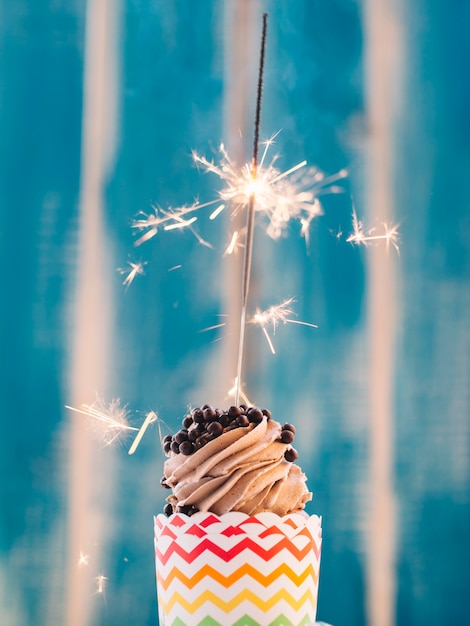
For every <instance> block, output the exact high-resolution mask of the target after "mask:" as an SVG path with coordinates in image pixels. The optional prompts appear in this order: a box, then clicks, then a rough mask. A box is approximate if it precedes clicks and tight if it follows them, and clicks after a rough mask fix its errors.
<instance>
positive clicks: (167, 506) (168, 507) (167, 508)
mask: <svg viewBox="0 0 470 626" xmlns="http://www.w3.org/2000/svg"><path fill="white" fill-rule="evenodd" d="M163 512H164V513H165V515H166V516H167V517H170V515H172V514H173V507H172V506H171V504H170V503H169V502H167V504H165V507H164V509H163Z"/></svg>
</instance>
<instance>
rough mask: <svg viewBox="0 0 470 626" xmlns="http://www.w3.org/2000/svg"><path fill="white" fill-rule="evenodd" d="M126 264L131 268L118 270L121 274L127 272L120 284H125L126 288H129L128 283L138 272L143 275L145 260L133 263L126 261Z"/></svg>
mask: <svg viewBox="0 0 470 626" xmlns="http://www.w3.org/2000/svg"><path fill="white" fill-rule="evenodd" d="M127 265H129V267H130V268H131V269H130V270H129V269H128V268H119V269H118V272H120V273H121V274H125V273H126V272H127V276H126V278H125V279H124V280H123V282H122V284H123V285H124V286H125V288H126V290H127V289H128V288H129V285H130V284H131V283H132V282H133V280H134V278H135V277H136V276H137V275H138V274H139V275H141V276H143V275H144V274H145V271H144V265H147V262H146V261H145V262H143V263H142V262H140V261H139V262H137V263H134V262H132V261H128V262H127Z"/></svg>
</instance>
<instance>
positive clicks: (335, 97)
mask: <svg viewBox="0 0 470 626" xmlns="http://www.w3.org/2000/svg"><path fill="white" fill-rule="evenodd" d="M90 4H93V3H90ZM95 4H96V3H95ZM97 4H99V1H98V2H97ZM229 4H230V3H229V2H222V1H220V2H217V1H210V0H204V1H201V2H198V3H197V7H196V3H194V2H191V1H190V0H176V1H173V2H164V1H163V0H120V2H116V3H114V4H113V3H111V5H112V6H113V12H114V17H115V18H116V16H117V21H118V24H119V26H118V28H117V31H116V32H115V36H116V40H117V43H118V45H117V47H116V55H117V67H118V70H117V75H118V83H117V85H118V87H117V93H116V100H117V117H116V119H117V125H116V130H115V137H114V139H115V150H114V153H113V156H112V158H111V161H110V166H109V168H108V170H107V172H106V177H105V180H104V184H103V207H104V233H105V236H103V239H102V247H103V249H105V250H106V254H107V255H108V258H109V259H110V261H109V264H108V265H106V266H105V268H104V270H103V271H104V276H105V278H106V282H107V285H108V287H109V290H110V293H111V298H112V300H111V301H109V302H103V307H107V306H108V305H109V306H110V307H111V309H112V311H113V315H112V344H113V345H112V359H111V360H110V363H109V371H108V372H107V375H108V384H107V388H106V389H105V390H101V389H96V391H98V392H102V393H103V394H105V395H106V399H107V400H110V399H111V398H114V397H120V398H121V401H122V403H123V404H127V405H128V406H129V407H130V409H132V410H134V411H137V412H138V411H141V412H142V413H140V414H139V413H137V414H135V415H134V420H135V422H134V423H136V424H138V423H141V421H142V416H143V415H144V414H145V412H146V411H149V410H151V409H154V410H156V411H158V414H159V416H160V417H161V418H162V419H163V420H164V421H165V422H166V423H167V424H168V425H169V428H170V429H172V430H173V429H175V428H176V425H177V424H178V423H179V420H180V419H181V416H182V415H183V414H184V411H185V407H186V406H187V405H188V404H195V403H198V402H200V403H203V402H205V401H207V400H209V401H210V399H208V398H201V397H194V394H195V393H196V392H197V390H198V389H204V388H207V384H205V383H204V380H202V378H203V377H204V376H210V375H211V372H212V371H213V369H214V354H216V352H215V351H216V350H217V346H218V343H219V342H215V343H214V339H217V338H221V340H222V341H223V332H220V333H219V334H217V333H215V334H210V333H201V332H200V331H201V329H203V328H205V327H208V326H211V325H212V324H214V323H217V317H216V316H217V315H218V314H220V313H223V312H224V308H223V307H224V293H225V290H227V289H235V288H237V287H236V286H233V285H227V284H226V283H224V280H223V279H222V277H221V273H220V272H221V267H222V261H221V257H220V253H219V252H220V249H221V248H223V246H222V243H221V245H220V246H219V249H218V250H217V249H216V250H210V249H208V248H205V247H203V246H201V245H200V244H199V243H198V242H197V240H196V239H195V238H194V237H193V236H192V235H191V233H190V232H185V233H177V234H174V233H167V234H165V235H162V236H161V237H160V236H159V237H156V238H155V239H154V240H153V241H150V242H148V243H146V244H145V246H142V248H140V249H139V250H138V251H136V250H135V249H134V248H133V241H134V238H133V236H132V232H131V229H130V228H129V223H130V220H131V219H132V218H133V217H134V216H135V215H136V214H137V213H138V212H139V211H148V210H149V208H150V206H151V204H152V203H153V202H158V203H159V204H161V205H162V206H177V205H180V204H182V203H187V202H191V201H192V199H193V198H194V197H195V196H198V197H199V198H200V199H201V200H204V199H206V198H212V197H214V196H215V194H216V192H217V189H218V181H217V180H215V179H214V178H213V177H211V176H210V175H202V174H201V173H200V172H198V171H197V170H196V169H195V168H194V167H193V166H192V163H191V158H190V155H191V150H192V149H196V150H198V151H199V152H201V153H205V154H210V152H211V149H212V147H213V146H217V145H218V143H219V142H220V141H221V140H224V129H225V127H226V126H224V124H225V125H226V122H224V115H225V114H226V108H225V109H224V107H226V106H227V104H226V100H224V93H225V91H224V90H225V89H226V82H227V75H226V71H227V68H226V65H225V64H224V54H225V51H226V42H227V38H229V37H230V29H231V26H232V25H231V23H230V21H229V20H227V19H224V16H225V15H226V13H225V12H226V11H227V7H228V5H229ZM369 5H370V3H369V4H368V3H362V4H361V3H359V2H355V1H354V0H335V1H334V2H328V3H324V2H319V1H314V0H310V1H309V0H295V1H293V2H274V1H269V2H268V1H266V2H264V3H259V4H256V7H257V8H259V14H261V12H262V10H268V11H269V13H270V31H269V33H270V34H269V40H268V57H267V69H266V89H265V97H264V109H263V123H262V135H263V137H267V136H269V135H271V134H272V133H273V132H276V131H277V130H279V129H280V128H282V129H283V131H282V133H281V134H280V135H279V137H278V139H277V149H278V150H279V152H280V153H281V154H282V160H281V161H280V165H281V167H282V168H285V169H286V168H287V167H290V166H291V165H293V164H295V163H296V162H298V161H300V160H302V159H304V158H306V159H308V161H309V162H310V163H314V164H316V165H318V166H319V167H321V168H322V169H323V170H325V171H326V172H330V173H332V172H335V171H338V170H340V169H341V168H344V167H347V168H348V169H349V171H350V176H349V181H348V182H347V183H346V187H347V190H348V193H345V194H343V195H338V196H336V195H335V196H328V197H325V200H324V207H325V215H324V216H323V217H322V218H320V219H319V220H318V222H317V223H316V224H315V225H314V226H313V227H312V238H311V244H310V248H309V251H308V252H307V251H306V249H305V244H304V242H303V240H301V239H300V238H299V237H298V233H297V230H296V228H295V227H293V228H292V229H291V230H290V231H289V236H288V237H286V238H283V239H282V240H280V241H279V242H275V243H273V242H271V241H270V240H268V238H267V237H266V236H265V235H264V234H263V233H262V231H261V232H260V233H259V234H257V237H258V244H257V250H256V253H255V271H256V276H257V287H256V294H257V295H258V294H259V297H260V301H261V300H262V302H263V304H270V303H272V302H276V301H279V300H281V299H283V298H284V297H289V296H296V298H297V300H298V303H297V309H296V311H297V313H298V317H299V319H304V320H308V321H311V322H314V323H316V324H318V325H319V329H318V330H317V331H313V330H311V329H307V328H303V327H299V326H287V327H285V328H284V327H281V328H280V329H279V332H278V334H277V335H276V347H277V348H278V354H277V355H276V356H275V357H273V356H272V355H271V354H270V353H269V350H268V348H267V345H266V343H265V342H264V339H263V337H262V335H261V334H260V333H259V332H258V334H256V332H255V331H254V330H253V329H250V333H251V335H250V336H251V337H252V345H254V346H255V348H254V350H253V351H252V356H251V359H252V364H254V365H252V367H251V381H250V390H251V391H252V395H253V398H254V400H255V401H256V402H258V403H260V404H263V405H266V406H269V407H271V408H272V409H274V410H275V413H276V414H278V415H279V416H280V419H282V418H283V417H284V416H289V419H291V420H292V421H293V422H295V423H296V424H298V425H300V431H301V434H302V437H301V441H300V442H299V444H298V449H299V452H300V454H301V460H302V467H303V469H304V470H305V471H306V473H307V475H308V477H309V485H310V487H311V489H312V490H313V491H314V492H315V498H314V501H313V503H312V505H311V508H310V511H311V512H318V513H320V514H322V515H323V520H324V550H323V557H322V558H323V561H322V574H321V587H320V600H319V611H318V618H319V619H322V620H324V621H326V622H329V623H331V624H334V625H335V626H360V625H363V624H367V623H371V624H372V626H381V624H378V623H377V624H373V623H372V621H371V620H370V617H369V618H368V609H367V606H368V601H367V598H368V593H369V590H368V583H367V580H368V578H367V571H366V570H367V563H368V560H367V550H368V523H367V517H368V511H369V509H370V502H369V495H368V484H369V475H368V460H369V446H370V439H369V434H368V433H369V426H368V424H369V423H370V422H369V420H371V419H373V417H371V416H370V415H369V414H368V401H367V398H368V385H369V381H370V370H369V369H368V349H369V347H368V318H367V314H366V312H367V307H366V301H367V290H368V271H367V267H368V266H367V254H368V250H367V249H365V248H360V249H359V248H357V247H352V246H351V245H350V244H347V243H346V242H345V240H344V238H343V239H342V240H338V238H336V237H335V236H334V235H335V233H337V232H338V231H339V230H340V229H342V230H347V229H348V227H349V225H350V220H351V200H350V194H349V191H350V192H351V194H352V196H353V197H354V198H355V205H356V209H357V211H358V213H359V214H360V216H361V217H362V218H363V219H364V220H365V221H368V220H369V221H370V223H373V222H374V215H373V212H371V210H370V207H369V208H367V207H366V206H365V201H364V198H365V197H366V196H367V189H368V186H370V185H371V178H370V177H371V174H370V172H369V171H368V168H367V159H366V149H367V143H368V140H369V136H370V133H371V132H372V131H371V128H370V125H369V120H368V116H367V106H366V95H365V94H366V91H367V90H366V80H367V77H366V69H365V68H366V66H367V58H366V41H365V39H366V21H367V16H368V11H369V10H370V6H369ZM384 5H390V6H392V8H393V10H394V12H395V15H398V16H399V19H400V23H401V32H402V37H403V39H402V45H403V48H402V49H401V50H397V55H401V56H400V58H401V61H400V62H401V82H400V84H397V85H396V91H397V93H398V94H399V104H398V105H397V108H396V116H395V118H394V120H393V121H392V124H393V125H392V128H391V136H392V137H393V138H394V141H393V145H392V154H393V164H392V165H393V167H392V168H391V170H390V172H391V173H390V176H391V180H392V183H393V189H394V197H393V199H392V204H393V207H394V215H393V216H392V218H393V221H395V222H399V223H400V233H401V235H400V238H401V243H400V256H399V258H398V257H397V256H396V255H395V256H394V257H393V259H394V261H393V263H394V267H395V271H396V276H397V280H396V284H395V285H394V288H395V289H396V293H397V302H396V306H397V310H398V323H397V328H395V329H393V332H394V335H395V340H396V344H395V347H396V362H395V370H394V379H393V385H394V399H393V407H392V408H393V411H392V412H393V415H394V421H393V446H392V448H393V455H394V456H393V460H394V466H393V478H392V485H391V486H392V489H393V490H394V493H395V497H396V511H395V514H396V528H397V535H396V542H395V548H394V549H395V566H394V569H393V572H392V577H393V579H394V581H395V585H396V590H395V593H394V602H393V604H394V609H393V615H392V616H391V617H390V619H391V620H392V621H393V622H394V623H396V624H399V625H400V626H424V625H426V626H440V625H441V624H452V625H454V626H460V625H462V626H463V625H464V624H467V623H468V619H469V618H468V615H469V609H470V578H469V576H468V562H469V560H470V533H469V523H470V495H469V480H470V467H469V464H470V397H469V373H470V330H469V324H468V320H469V315H470V290H469V283H470V178H469V175H468V171H469V169H468V168H469V164H470V125H469V122H468V111H469V108H470V86H469V85H470V80H469V78H470V77H469V71H468V58H469V53H470V50H469V41H470V40H469V38H468V28H469V26H470V9H469V6H468V5H466V4H465V3H464V2H454V3H452V5H449V3H446V2H443V1H441V2H439V1H438V0H437V1H436V2H431V3H429V2H424V1H422V0H418V2H414V3H412V4H410V3H406V2H399V1H398V0H395V2H389V3H384ZM88 26H89V24H88ZM86 32H87V14H86V3H85V2H84V0H54V1H53V0H34V2H33V1H31V2H28V1H27V0H15V1H14V2H8V1H7V0H2V2H0V81H1V82H0V136H1V142H0V259H1V261H0V267H1V270H2V288H1V291H0V293H1V306H0V342H1V343H0V346H1V347H0V350H1V360H0V419H1V433H2V436H1V438H0V472H1V475H2V479H1V481H0V506H1V510H0V622H1V624H2V625H6V626H26V625H28V624H35V625H36V624H38V625H39V624H44V625H48V626H49V625H51V624H64V623H68V624H77V625H78V624H93V625H94V624H96V625H103V626H111V625H116V626H118V625H120V624H138V625H144V624H145V625H149V626H150V625H152V624H156V622H157V617H156V600H155V578H154V565H153V537H152V515H153V514H154V513H156V512H159V511H160V510H161V508H162V505H163V495H164V494H163V493H161V489H160V487H159V484H158V483H159V479H160V475H161V469H162V463H163V458H162V456H161V453H160V448H159V443H158V431H157V428H156V427H155V426H154V427H152V429H151V430H150V431H149V432H148V433H147V435H146V436H145V438H144V440H143V442H142V444H141V446H140V447H139V449H138V452H137V453H136V454H135V455H134V456H133V457H129V456H128V455H127V451H126V447H125V446H122V447H120V446H119V445H117V446H113V447H104V446H102V445H100V444H97V445H96V446H95V447H94V448H93V451H94V460H93V467H94V471H97V472H100V467H103V474H102V476H103V477H104V478H103V479H102V480H101V481H99V480H98V482H97V484H98V486H97V488H96V491H95V496H96V498H97V500H96V502H95V503H94V510H93V515H96V514H97V512H98V514H99V516H100V520H101V522H102V524H103V526H100V530H99V532H98V529H97V531H96V532H97V536H96V537H92V536H91V537H90V545H89V546H84V550H85V551H86V553H87V555H88V561H89V563H88V565H86V566H85V567H84V568H83V570H82V571H81V572H80V576H82V577H84V576H86V577H88V578H89V579H90V586H89V597H88V599H87V604H88V606H87V608H86V609H84V613H83V616H80V615H79V614H77V615H75V616H74V617H73V618H70V616H69V617H68V618H67V620H68V621H67V622H66V618H65V615H66V614H67V611H66V606H65V604H66V603H67V601H68V600H67V599H68V598H69V597H70V593H71V591H70V589H68V588H67V585H69V584H70V580H71V578H70V573H69V574H67V572H70V568H71V567H72V568H73V567H74V563H75V560H78V556H79V555H78V554H71V553H70V542H69V538H68V537H69V529H70V525H71V519H70V506H69V505H70V498H71V494H70V492H69V489H70V481H69V475H70V472H71V468H70V459H71V450H72V449H73V445H74V442H73V441H71V437H72V434H73V432H74V431H73V428H72V426H71V423H72V421H73V420H75V419H80V418H79V417H78V418H77V416H74V415H73V414H71V413H70V412H69V411H67V410H66V409H65V408H64V406H65V405H66V404H69V403H70V401H71V400H70V395H71V383H70V374H69V371H70V367H71V362H72V361H73V354H72V346H73V341H72V337H73V335H74V331H75V328H74V324H73V322H72V321H71V320H73V319H74V311H75V309H76V307H77V302H76V301H75V298H76V293H77V292H76V280H77V272H78V271H79V267H80V263H81V259H80V254H81V252H80V250H81V248H80V246H79V236H78V231H79V224H80V205H79V201H80V199H79V190H80V185H81V177H82V176H83V166H82V165H81V146H82V130H83V124H82V121H83V115H82V114H83V101H84V100H83V96H84V91H83V75H84V69H85V47H86V44H87V41H86V37H85V33H86ZM369 88H370V84H369ZM372 88H373V85H372ZM224 111H225V112H224ZM110 115H111V113H110ZM225 228H226V225H224V222H223V221H222V220H218V221H217V220H216V221H215V222H214V223H213V224H212V223H211V224H208V223H204V222H203V221H202V220H201V232H202V234H203V236H204V237H205V238H207V239H210V240H211V241H220V242H224V241H225V236H226V230H225ZM391 254H394V253H393V251H392V252H391ZM131 257H132V258H141V259H142V260H143V261H147V262H148V265H147V266H146V274H145V276H139V277H137V278H136V280H135V282H134V283H133V284H132V285H131V286H130V288H129V289H128V290H127V291H126V290H125V289H124V288H123V286H122V280H123V277H122V276H121V275H120V274H119V273H118V272H117V271H116V268H118V267H123V266H125V265H126V262H127V260H128V259H129V258H131ZM179 264H181V265H182V267H181V269H180V270H178V271H177V270H175V271H172V272H168V270H169V269H170V268H172V267H174V266H175V265H179ZM105 297H107V296H105V295H103V298H105ZM99 314H100V311H99V310H97V311H96V316H97V317H98V316H99ZM215 367H216V366H215ZM90 392H91V390H90ZM92 401H93V397H92V396H91V395H90V396H89V397H84V398H83V402H88V403H90V402H92ZM90 437H92V434H91V432H90ZM75 469H77V468H75ZM78 469H80V468H78ZM87 513H88V512H87V511H83V515H84V516H85V517H86V516H87ZM103 528H104V530H103ZM95 548H96V550H97V554H98V552H99V558H98V557H96V558H94V552H93V550H94V549H95ZM98 548H99V550H98ZM99 575H103V576H105V577H106V578H107V585H106V588H105V590H104V593H97V587H96V584H95V583H96V577H97V576H99ZM67 581H69V582H67ZM389 623H390V622H389Z"/></svg>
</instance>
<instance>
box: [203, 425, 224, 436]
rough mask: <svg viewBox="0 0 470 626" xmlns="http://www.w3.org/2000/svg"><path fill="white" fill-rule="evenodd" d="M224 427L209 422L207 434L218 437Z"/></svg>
mask: <svg viewBox="0 0 470 626" xmlns="http://www.w3.org/2000/svg"><path fill="white" fill-rule="evenodd" d="M223 430H224V427H223V426H222V424H221V423H220V422H211V423H210V424H209V425H208V427H207V432H208V433H210V434H211V435H215V436H216V437H218V436H219V435H221V434H222V433H223Z"/></svg>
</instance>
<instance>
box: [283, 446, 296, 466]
mask: <svg viewBox="0 0 470 626" xmlns="http://www.w3.org/2000/svg"><path fill="white" fill-rule="evenodd" d="M284 458H285V459H286V461H289V463H293V462H294V461H296V460H297V459H298V458H299V453H298V452H297V450H295V449H294V448H288V449H287V450H286V451H285V452H284Z"/></svg>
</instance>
